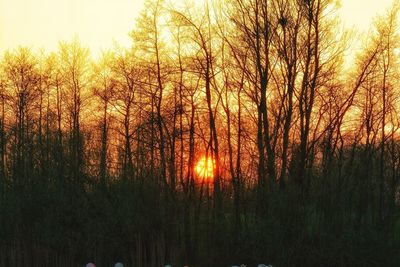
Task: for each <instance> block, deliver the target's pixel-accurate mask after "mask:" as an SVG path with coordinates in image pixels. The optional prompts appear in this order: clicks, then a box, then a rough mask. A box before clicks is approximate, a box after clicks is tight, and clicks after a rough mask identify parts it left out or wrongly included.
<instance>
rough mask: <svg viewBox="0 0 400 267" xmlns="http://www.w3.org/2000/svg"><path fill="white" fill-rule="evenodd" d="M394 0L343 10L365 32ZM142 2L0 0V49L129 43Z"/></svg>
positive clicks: (370, 0) (347, 5) (365, 1)
mask: <svg viewBox="0 0 400 267" xmlns="http://www.w3.org/2000/svg"><path fill="white" fill-rule="evenodd" d="M176 1H177V2H180V0H176ZM197 1H198V2H202V1H203V0H197ZM391 2H392V0H342V8H341V11H340V13H341V16H342V17H343V20H344V22H345V25H346V26H347V27H352V26H354V27H356V28H357V29H359V30H360V31H366V30H367V29H368V26H369V25H370V23H371V21H372V18H373V17H374V16H375V15H376V14H377V13H382V12H384V10H385V9H386V8H387V7H388V6H389V5H390V3H391ZM142 5H143V0H0V53H2V52H3V51H4V50H5V49H10V48H14V47H16V46H19V45H23V46H31V47H34V48H45V49H46V50H55V49H56V48H57V46H58V42H59V41H60V40H70V39H72V38H73V37H74V36H78V37H79V39H80V40H81V42H82V43H83V44H84V45H85V46H88V47H90V49H91V51H92V52H93V53H95V54H97V53H98V52H99V51H100V50H101V49H105V48H111V47H112V46H113V40H115V41H116V42H118V43H119V44H120V45H122V46H128V45H129V43H130V39H129V37H128V32H129V31H130V30H132V28H133V26H134V21H135V18H136V16H137V14H138V12H139V11H140V9H141V7H142Z"/></svg>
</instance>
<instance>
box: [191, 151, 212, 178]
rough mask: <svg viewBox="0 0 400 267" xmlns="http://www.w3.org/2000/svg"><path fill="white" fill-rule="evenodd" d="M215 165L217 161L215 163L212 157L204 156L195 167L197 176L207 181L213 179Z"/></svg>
mask: <svg viewBox="0 0 400 267" xmlns="http://www.w3.org/2000/svg"><path fill="white" fill-rule="evenodd" d="M214 165H215V161H214V162H213V160H212V159H211V157H206V156H203V157H201V158H200V159H199V161H198V162H197V164H196V166H195V171H196V174H197V175H198V176H199V177H200V178H203V179H205V180H208V179H212V178H213V177H214Z"/></svg>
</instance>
